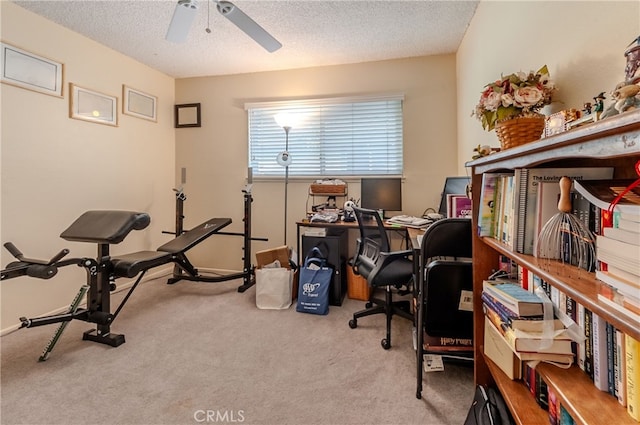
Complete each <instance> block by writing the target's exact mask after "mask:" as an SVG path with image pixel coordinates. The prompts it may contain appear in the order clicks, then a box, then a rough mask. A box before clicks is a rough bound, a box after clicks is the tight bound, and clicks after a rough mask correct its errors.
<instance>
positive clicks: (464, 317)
mask: <svg viewBox="0 0 640 425" xmlns="http://www.w3.org/2000/svg"><path fill="white" fill-rule="evenodd" d="M471 239H472V232H471V220H470V219H468V218H447V219H443V220H438V221H436V222H435V223H433V224H432V225H431V226H430V227H429V228H428V229H427V231H426V232H425V234H424V237H423V238H422V243H421V245H420V265H421V267H420V270H421V273H420V275H419V276H418V278H417V283H416V287H417V288H416V290H417V302H416V309H417V324H416V328H417V344H416V345H417V347H416V348H417V349H416V351H417V360H418V361H417V363H418V365H417V367H418V370H417V379H418V385H417V390H416V397H417V398H422V367H423V361H424V354H425V353H428V352H430V351H431V350H425V348H424V335H425V334H426V335H428V336H429V337H444V338H451V339H473V311H471V307H470V306H471V303H472V299H470V297H472V295H473V275H472V263H471ZM463 291H465V292H463ZM465 305H466V306H469V309H466V308H465ZM462 349H463V350H464V351H460V347H459V346H458V347H456V348H455V351H453V350H454V349H453V348H451V347H439V348H438V350H437V351H435V350H434V351H432V352H437V354H439V355H442V356H443V357H444V358H453V359H458V360H463V361H473V346H469V347H468V350H467V349H466V347H462Z"/></svg>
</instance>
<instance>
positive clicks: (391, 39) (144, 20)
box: [14, 0, 478, 78]
mask: <svg viewBox="0 0 640 425" xmlns="http://www.w3.org/2000/svg"><path fill="white" fill-rule="evenodd" d="M14 3H16V4H17V5H19V6H21V7H24V8H25V9H28V10H30V11H32V12H34V13H36V14H38V15H41V16H43V17H45V18H47V19H49V20H51V21H53V22H56V23H58V24H60V25H62V26H64V27H67V28H69V29H71V30H73V31H75V32H78V33H80V34H82V35H84V36H86V37H89V38H91V39H93V40H95V41H98V42H99V43H101V44H103V45H106V46H108V47H110V48H112V49H114V50H116V51H118V52H121V53H123V54H125V55H127V56H130V57H132V58H134V59H136V60H138V61H139V62H142V63H144V64H146V65H148V66H150V67H152V68H154V69H157V70H159V71H161V72H164V73H166V74H168V75H170V76H172V77H175V78H185V77H196V76H208V75H228V74H239V73H247V72H260V71H272V70H282V69H294V68H306V67H313V66H323V65H337V64H347V63H358V62H369V61H377V60H385V59H397V58H406V57H415V56H425V55H435V54H446V53H453V52H455V51H456V50H457V48H458V45H459V44H460V41H461V40H462V37H463V36H464V33H465V31H466V29H467V26H468V24H469V21H470V20H471V18H472V17H473V14H474V12H475V9H476V6H477V4H478V1H458V0H449V1H430V0H421V1H394V0H387V1H364V0H359V1H347V0H343V1H317V0H303V1H296V0H286V1H283V0H281V1H266V0H263V1H249V0H234V1H233V3H234V4H235V5H236V6H237V7H238V8H240V9H241V10H242V11H244V12H245V13H246V14H247V15H249V16H250V17H251V18H253V19H254V20H255V21H256V22H257V23H258V24H260V25H261V26H262V27H263V28H264V29H266V30H267V31H268V32H269V33H270V34H271V35H273V36H274V37H275V38H276V39H278V40H279V41H280V42H281V43H282V44H283V47H282V48H281V49H279V50H277V51H276V52H274V53H268V52H267V51H266V50H264V49H263V48H262V47H261V46H260V45H258V44H257V43H256V42H254V41H253V40H252V39H251V38H249V37H248V36H247V35H246V34H245V33H243V32H242V31H241V30H240V29H238V28H237V27H236V26H235V25H233V24H232V23H231V22H230V21H229V20H228V19H226V18H225V17H224V16H222V15H221V14H220V13H218V11H217V9H216V7H215V3H211V2H210V1H209V2H208V1H207V0H200V1H199V9H198V12H197V16H196V18H195V21H194V23H193V25H192V26H191V31H190V32H189V36H188V38H187V41H186V42H185V43H182V44H175V43H171V42H169V41H166V40H165V38H164V37H165V34H166V31H167V28H168V27H169V23H170V22H171V18H172V16H173V11H174V9H175V5H176V1H174V0H136V1H117V0H106V1H105V0H95V1H88V0H84V1H17V0H16V1H14ZM208 8H209V9H210V11H209V16H207V15H208V13H207V9H208ZM207 22H208V23H207ZM206 28H210V29H211V32H210V33H207V31H205V29H206Z"/></svg>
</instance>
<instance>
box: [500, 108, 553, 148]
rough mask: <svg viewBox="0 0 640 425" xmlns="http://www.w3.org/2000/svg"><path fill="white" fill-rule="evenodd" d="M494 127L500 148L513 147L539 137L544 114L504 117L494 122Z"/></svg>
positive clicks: (542, 126) (542, 127) (542, 128)
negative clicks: (504, 118)
mask: <svg viewBox="0 0 640 425" xmlns="http://www.w3.org/2000/svg"><path fill="white" fill-rule="evenodd" d="M495 129H496V134H497V135H498V140H500V147H501V148H502V150H505V149H509V148H514V147H516V146H520V145H524V144H525V143H529V142H533V141H534V140H538V139H540V136H541V135H542V131H543V130H544V115H541V114H535V115H527V116H522V117H516V118H511V119H506V120H503V121H499V122H498V123H496V127H495Z"/></svg>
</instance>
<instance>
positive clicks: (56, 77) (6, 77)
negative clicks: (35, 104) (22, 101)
mask: <svg viewBox="0 0 640 425" xmlns="http://www.w3.org/2000/svg"><path fill="white" fill-rule="evenodd" d="M0 46H1V49H0V50H1V51H0V53H1V55H2V60H1V61H0V62H1V65H0V66H1V67H2V69H1V70H0V81H2V82H3V83H6V84H10V85H12V86H16V87H21V88H24V89H27V90H32V91H36V92H39V93H44V94H48V95H51V96H57V97H63V96H62V78H63V73H62V70H63V65H62V64H61V63H60V62H56V61H54V60H51V59H48V58H45V57H43V56H39V55H36V54H34V53H31V52H28V51H26V50H23V49H20V48H18V47H15V46H12V45H10V44H7V43H0Z"/></svg>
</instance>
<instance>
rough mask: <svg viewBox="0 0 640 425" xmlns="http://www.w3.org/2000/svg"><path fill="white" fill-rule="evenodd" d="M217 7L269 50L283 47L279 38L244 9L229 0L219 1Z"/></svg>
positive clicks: (272, 50) (273, 50)
mask: <svg viewBox="0 0 640 425" xmlns="http://www.w3.org/2000/svg"><path fill="white" fill-rule="evenodd" d="M216 7H217V8H218V12H220V13H221V14H222V15H223V16H224V17H225V18H227V19H228V20H230V21H231V22H233V23H234V24H235V25H236V26H237V27H238V28H240V29H241V30H242V31H244V32H245V33H246V34H247V35H248V36H249V37H251V38H253V39H254V40H255V41H256V42H257V43H258V44H260V45H261V46H262V47H264V48H265V49H266V50H267V51H268V52H271V53H273V52H275V51H276V50H278V49H279V48H281V47H282V44H281V43H280V42H279V41H278V40H276V39H275V38H273V36H272V35H271V34H269V33H268V32H267V31H265V29H264V28H262V27H261V26H260V25H258V24H257V23H256V21H254V20H253V19H251V18H250V17H249V16H247V15H246V14H245V13H244V12H243V11H242V10H240V9H238V6H236V5H234V4H233V3H231V2H229V1H217V2H216Z"/></svg>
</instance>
